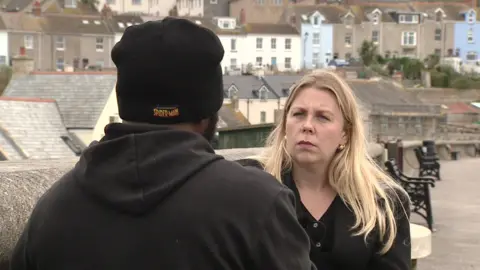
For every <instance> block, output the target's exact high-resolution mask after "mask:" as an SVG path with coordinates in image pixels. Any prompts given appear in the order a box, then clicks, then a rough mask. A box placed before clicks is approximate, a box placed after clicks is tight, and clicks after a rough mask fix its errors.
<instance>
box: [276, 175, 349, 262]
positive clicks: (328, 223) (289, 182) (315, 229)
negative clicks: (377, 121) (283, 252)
mask: <svg viewBox="0 0 480 270" xmlns="http://www.w3.org/2000/svg"><path fill="white" fill-rule="evenodd" d="M282 180H283V182H284V184H285V185H286V186H287V187H289V188H290V189H291V190H292V191H293V193H294V194H295V202H296V204H295V205H296V211H297V216H298V221H299V222H300V224H301V225H302V227H303V228H304V229H305V231H306V232H307V234H308V235H309V237H310V258H311V260H312V261H313V263H314V264H315V265H316V266H317V269H325V270H330V269H332V270H334V269H335V267H334V263H333V262H332V260H331V258H330V257H331V252H332V249H333V235H334V228H335V224H334V221H335V206H336V205H337V203H338V201H339V200H340V197H339V196H335V198H334V199H333V201H332V203H331V204H330V206H329V207H328V209H327V211H325V213H324V214H323V216H322V217H321V218H320V220H316V219H315V218H314V217H313V216H312V215H311V214H310V212H309V211H308V209H307V208H306V207H305V205H304V204H303V203H302V201H301V199H300V193H299V192H298V189H297V186H296V184H295V181H293V178H292V177H291V173H287V174H285V175H284V176H283V177H282Z"/></svg>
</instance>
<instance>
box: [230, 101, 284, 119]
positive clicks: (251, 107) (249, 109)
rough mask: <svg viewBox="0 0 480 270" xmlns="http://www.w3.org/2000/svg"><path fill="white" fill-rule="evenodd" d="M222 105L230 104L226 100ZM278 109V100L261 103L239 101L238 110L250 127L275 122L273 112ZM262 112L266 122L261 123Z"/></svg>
mask: <svg viewBox="0 0 480 270" xmlns="http://www.w3.org/2000/svg"><path fill="white" fill-rule="evenodd" d="M224 103H227V104H229V103H231V101H230V99H228V98H226V99H225V100H224ZM277 109H279V99H269V100H267V101H261V100H260V99H239V100H238V110H239V111H240V112H241V113H242V114H243V115H244V116H245V118H247V120H248V121H249V122H250V124H252V125H257V124H265V123H273V122H275V110H277ZM262 111H263V112H265V116H266V119H265V120H266V121H265V122H262V121H261V114H262Z"/></svg>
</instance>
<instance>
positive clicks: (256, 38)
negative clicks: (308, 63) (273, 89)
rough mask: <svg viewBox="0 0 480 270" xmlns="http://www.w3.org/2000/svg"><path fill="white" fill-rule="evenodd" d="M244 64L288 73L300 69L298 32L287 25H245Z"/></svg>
mask: <svg viewBox="0 0 480 270" xmlns="http://www.w3.org/2000/svg"><path fill="white" fill-rule="evenodd" d="M245 32H246V37H245V39H246V40H245V42H244V48H242V49H243V50H244V51H245V54H244V58H243V59H244V60H243V62H244V63H246V64H252V65H255V66H262V67H265V68H267V69H269V68H270V69H273V70H279V71H289V70H298V69H300V68H301V51H302V48H301V40H300V34H299V33H298V31H297V30H296V29H295V28H294V27H292V26H290V25H287V24H253V23H252V24H247V25H245Z"/></svg>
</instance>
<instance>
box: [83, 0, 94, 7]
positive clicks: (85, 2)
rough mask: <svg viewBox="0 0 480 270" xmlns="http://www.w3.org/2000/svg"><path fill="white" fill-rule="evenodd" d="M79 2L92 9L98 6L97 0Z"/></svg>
mask: <svg viewBox="0 0 480 270" xmlns="http://www.w3.org/2000/svg"><path fill="white" fill-rule="evenodd" d="M81 2H82V3H83V4H85V5H89V6H91V7H94V8H96V7H97V5H98V0H81Z"/></svg>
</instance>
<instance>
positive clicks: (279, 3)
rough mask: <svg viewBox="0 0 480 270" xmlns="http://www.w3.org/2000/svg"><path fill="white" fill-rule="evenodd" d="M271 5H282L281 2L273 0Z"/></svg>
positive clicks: (280, 0)
mask: <svg viewBox="0 0 480 270" xmlns="http://www.w3.org/2000/svg"><path fill="white" fill-rule="evenodd" d="M273 3H274V4H275V5H277V6H281V5H282V4H283V1H282V0H273Z"/></svg>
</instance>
